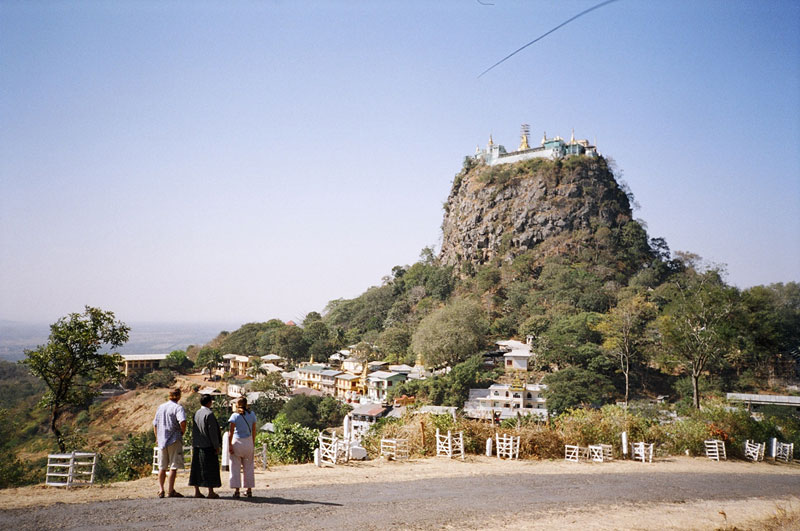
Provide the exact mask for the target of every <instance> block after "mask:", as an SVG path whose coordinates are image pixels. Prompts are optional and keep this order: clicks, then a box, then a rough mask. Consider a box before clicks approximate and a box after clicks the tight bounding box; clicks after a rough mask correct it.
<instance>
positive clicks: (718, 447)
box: [705, 439, 728, 461]
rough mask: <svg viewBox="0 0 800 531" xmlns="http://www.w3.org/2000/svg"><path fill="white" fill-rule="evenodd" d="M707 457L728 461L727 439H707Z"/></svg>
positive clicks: (713, 459)
mask: <svg viewBox="0 0 800 531" xmlns="http://www.w3.org/2000/svg"><path fill="white" fill-rule="evenodd" d="M705 446H706V457H708V458H709V459H711V460H712V461H719V460H723V461H727V459H728V456H727V454H726V453H725V441H720V440H719V439H709V440H707V441H705Z"/></svg>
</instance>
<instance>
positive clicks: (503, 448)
mask: <svg viewBox="0 0 800 531" xmlns="http://www.w3.org/2000/svg"><path fill="white" fill-rule="evenodd" d="M494 438H495V441H496V443H497V458H498V459H503V458H506V459H519V441H520V436H519V435H516V436H515V435H500V434H499V433H495V434H494Z"/></svg>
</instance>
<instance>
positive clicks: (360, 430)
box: [350, 404, 391, 437]
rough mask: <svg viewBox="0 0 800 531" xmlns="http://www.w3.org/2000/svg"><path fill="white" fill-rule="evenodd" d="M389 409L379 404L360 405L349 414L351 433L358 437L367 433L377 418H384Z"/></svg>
mask: <svg viewBox="0 0 800 531" xmlns="http://www.w3.org/2000/svg"><path fill="white" fill-rule="evenodd" d="M390 410H391V408H390V407H389V406H382V405H380V404H361V405H360V406H357V407H356V408H355V409H353V411H351V412H350V418H351V419H352V421H353V422H352V426H353V433H354V434H355V435H356V436H357V437H360V436H362V435H364V434H365V433H366V432H367V431H369V428H370V426H372V425H373V424H375V423H376V422H377V421H378V419H379V418H381V417H383V416H385V415H386V414H387V413H388V412H389V411H390Z"/></svg>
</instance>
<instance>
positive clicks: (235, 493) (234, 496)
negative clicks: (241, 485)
mask: <svg viewBox="0 0 800 531" xmlns="http://www.w3.org/2000/svg"><path fill="white" fill-rule="evenodd" d="M231 498H236V499H237V500H238V499H239V498H241V496H240V495H239V493H238V492H234V493H233V496H231Z"/></svg>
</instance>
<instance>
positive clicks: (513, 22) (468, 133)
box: [0, 0, 800, 322]
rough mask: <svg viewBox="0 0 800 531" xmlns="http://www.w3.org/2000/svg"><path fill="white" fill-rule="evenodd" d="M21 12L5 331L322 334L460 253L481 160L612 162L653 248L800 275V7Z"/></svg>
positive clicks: (8, 82) (1, 156)
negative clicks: (505, 155)
mask: <svg viewBox="0 0 800 531" xmlns="http://www.w3.org/2000/svg"><path fill="white" fill-rule="evenodd" d="M594 3H596V2H595V0H591V1H577V0H575V1H560V0H559V1H557V0H547V1H525V2H506V1H502V0H494V4H495V5H493V6H482V5H480V4H479V3H478V2H476V1H468V0H463V1H442V2H430V1H424V2H415V1H403V2H235V3H234V4H235V5H234V6H230V5H228V4H230V3H229V2H198V3H189V2H155V1H151V2H125V3H122V2H80V1H78V2H11V1H4V2H2V3H0V319H11V320H18V321H46V322H51V321H53V320H55V319H56V318H58V317H59V316H61V315H64V314H66V313H68V312H71V311H80V310H81V309H82V308H83V306H84V305H85V304H90V305H95V306H100V307H102V308H104V309H109V310H113V311H115V312H116V314H117V316H118V317H119V318H121V319H123V320H128V321H143V320H144V321H164V320H169V321H225V322H247V321H256V320H258V321H263V320H266V319H269V318H272V317H278V318H283V319H297V318H298V317H302V316H303V315H304V314H305V313H306V312H308V311H311V310H321V309H322V308H323V307H324V306H325V304H326V302H327V301H328V300H330V299H334V298H338V297H346V298H349V297H353V296H356V295H358V294H359V293H361V292H362V291H363V290H364V289H366V288H367V287H368V286H370V285H375V284H379V283H380V280H381V277H382V276H383V275H386V274H388V273H389V272H390V270H391V268H392V266H394V265H397V264H408V263H413V262H414V261H415V260H416V259H417V258H418V255H419V251H420V249H421V248H422V247H424V246H426V245H438V242H439V239H440V224H441V220H442V214H443V212H442V202H443V201H444V200H445V199H446V197H447V193H448V191H449V188H450V183H451V181H452V177H453V175H454V174H455V173H456V172H457V171H458V170H459V169H460V167H461V162H462V160H463V158H464V156H465V155H467V154H470V153H473V152H474V150H475V146H476V144H479V143H480V144H481V145H484V144H485V143H486V140H487V139H488V135H489V134H490V133H492V134H493V135H494V139H495V141H497V142H499V143H503V144H505V145H507V146H509V147H513V146H515V145H516V144H517V142H518V131H519V125H520V124H521V123H528V124H530V125H531V129H532V137H533V138H532V140H533V141H537V140H538V139H539V138H540V136H541V134H542V132H543V131H547V133H548V135H551V136H552V135H557V134H558V135H561V136H564V137H567V136H568V135H569V134H570V130H571V129H572V128H574V129H575V133H576V136H578V137H581V138H583V137H586V138H589V139H590V140H595V139H596V140H597V143H598V147H599V149H600V151H601V152H602V153H603V154H604V155H607V156H610V157H612V158H613V159H614V160H615V161H616V163H617V166H618V168H619V170H620V171H621V173H622V179H623V180H625V181H626V182H627V183H628V184H629V185H630V187H631V189H632V191H633V192H634V194H635V195H636V198H637V200H638V202H639V204H640V205H641V208H640V209H639V210H638V211H637V212H636V213H635V214H636V216H637V217H639V218H641V219H643V220H645V221H646V222H647V225H648V230H649V232H650V235H651V236H660V237H665V238H666V239H667V241H668V243H669V245H670V247H671V248H672V249H673V250H687V251H692V252H695V253H697V254H700V255H701V256H703V257H704V258H705V259H707V260H708V261H711V262H717V263H726V264H727V265H728V271H729V277H728V278H729V281H730V282H732V283H733V284H735V285H737V286H739V287H748V286H751V285H755V284H765V283H771V282H778V281H784V282H785V281H791V280H795V281H796V280H800V274H799V273H800V29H798V28H799V26H798V20H800V4H798V3H797V2H793V1H785V2H779V1H770V2H760V1H749V2H745V1H724V2H723V1H719V2H713V1H712V2H696V1H677V2H655V1H653V2H641V1H636V0H620V1H619V2H616V3H613V4H611V5H609V6H606V7H604V8H602V9H599V10H597V11H594V12H592V13H590V14H588V15H586V16H585V17H583V18H580V19H578V20H576V21H575V22H573V23H572V24H570V25H568V26H565V27H564V28H562V29H560V30H559V31H557V32H555V33H553V34H552V35H550V36H549V37H547V38H545V39H544V40H542V41H540V42H538V43H536V44H534V45H533V46H531V47H529V48H527V49H526V50H525V51H523V52H521V53H520V54H518V55H517V56H515V57H513V58H512V59H510V60H509V61H507V62H506V63H504V64H503V65H501V66H499V67H498V68H496V69H495V70H493V71H492V72H490V73H489V74H487V75H486V76H484V77H482V78H480V79H478V78H477V76H478V74H479V73H480V72H482V71H483V70H484V69H485V68H487V67H488V66H490V65H491V64H493V63H494V62H495V61H497V60H499V59H500V58H502V57H503V56H505V55H506V54H508V53H510V52H511V51H513V50H514V49H516V48H517V47H519V46H521V45H522V44H525V43H526V42H528V41H530V40H531V39H533V38H534V37H536V36H538V35H540V34H541V33H543V32H545V31H547V30H548V29H550V28H552V27H553V26H555V25H557V24H559V23H561V22H562V21H564V20H566V19H567V18H569V17H571V16H573V15H574V14H577V13H579V12H580V11H582V10H584V9H586V8H588V7H590V6H591V5H593V4H594Z"/></svg>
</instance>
